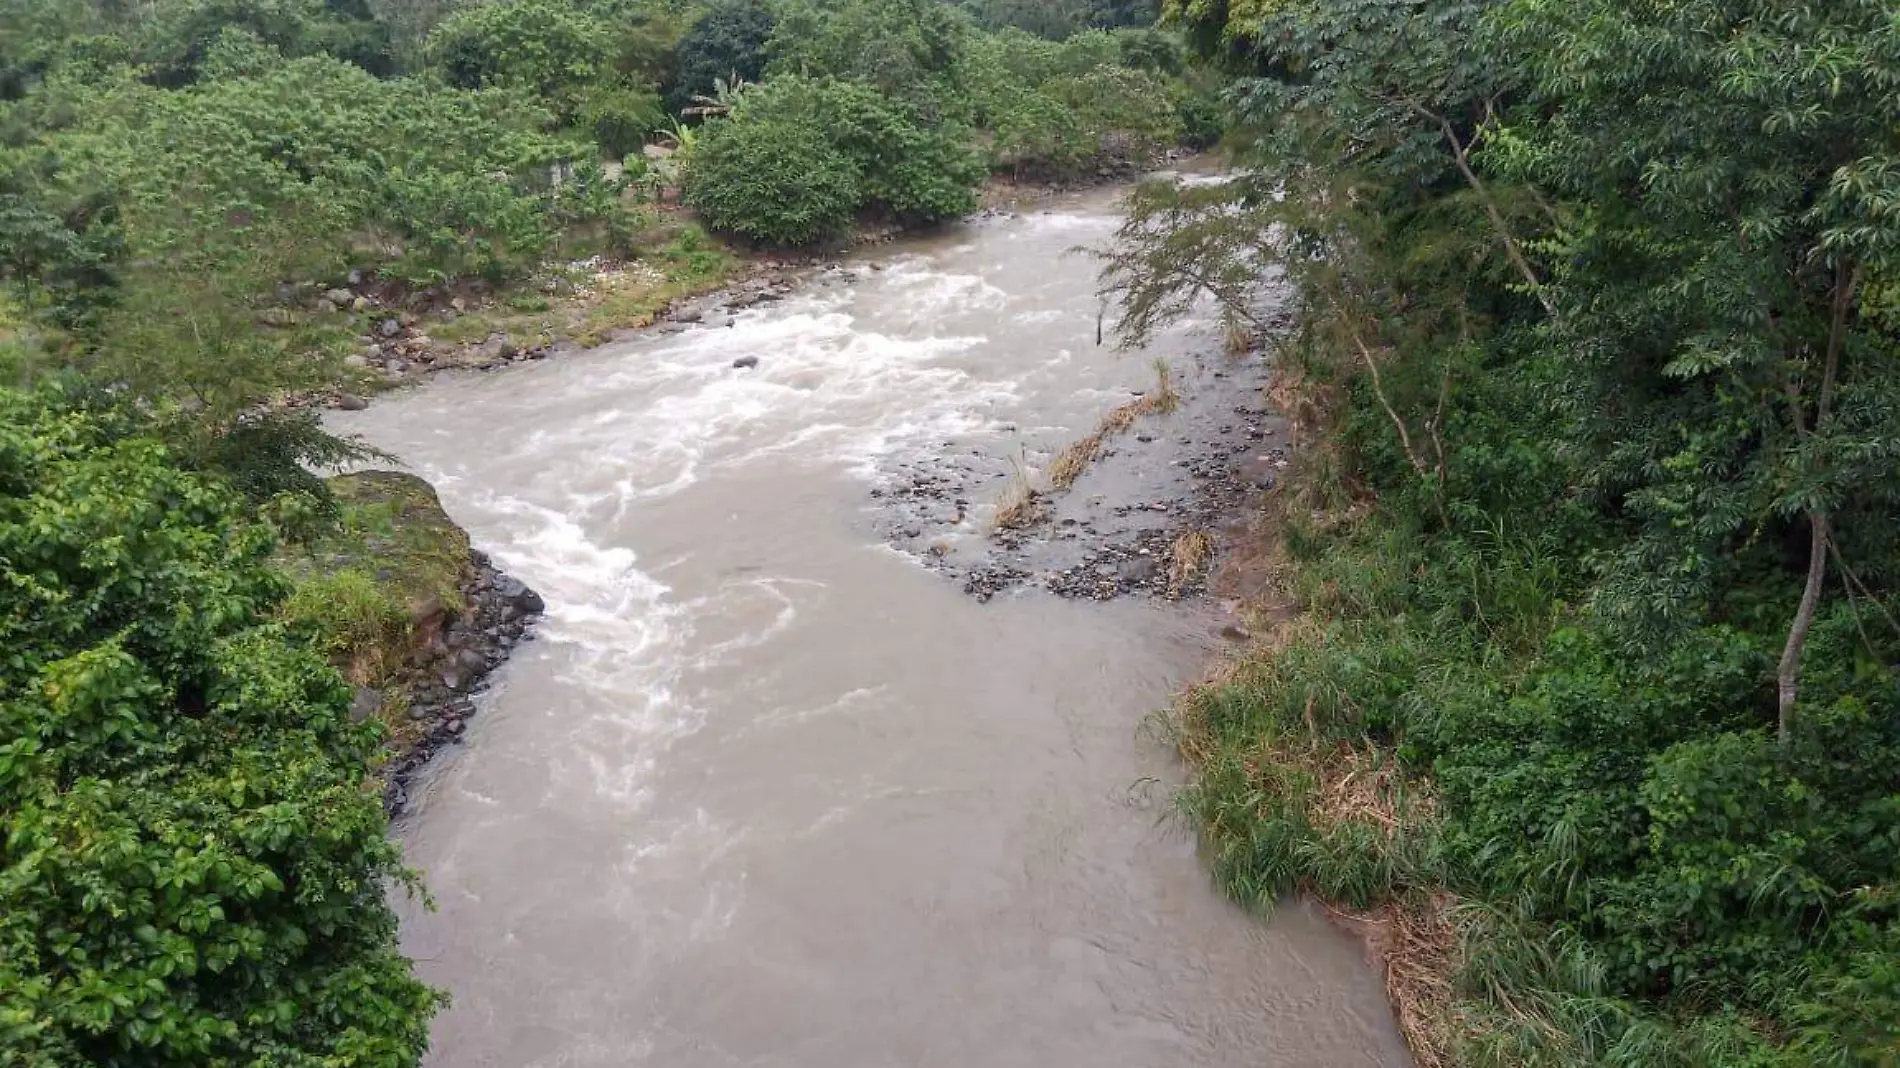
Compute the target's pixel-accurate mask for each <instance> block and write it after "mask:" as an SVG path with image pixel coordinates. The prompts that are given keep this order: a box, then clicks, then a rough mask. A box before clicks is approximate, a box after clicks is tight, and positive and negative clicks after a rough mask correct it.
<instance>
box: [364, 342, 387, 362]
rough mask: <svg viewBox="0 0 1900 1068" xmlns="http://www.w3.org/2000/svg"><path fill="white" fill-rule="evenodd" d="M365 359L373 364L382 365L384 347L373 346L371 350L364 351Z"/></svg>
mask: <svg viewBox="0 0 1900 1068" xmlns="http://www.w3.org/2000/svg"><path fill="white" fill-rule="evenodd" d="M363 358H364V359H366V360H369V361H371V362H372V363H380V362H381V361H382V359H383V347H382V346H381V345H371V346H370V347H369V348H366V349H364V350H363Z"/></svg>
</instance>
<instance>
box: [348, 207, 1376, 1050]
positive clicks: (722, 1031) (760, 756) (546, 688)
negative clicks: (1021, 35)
mask: <svg viewBox="0 0 1900 1068" xmlns="http://www.w3.org/2000/svg"><path fill="white" fill-rule="evenodd" d="M1113 212H1114V199H1113V196H1112V195H1111V194H1110V193H1105V192H1104V193H1095V194H1089V195H1084V196H1077V197H1073V198H1069V199H1065V200H1059V201H1055V202H1052V203H1049V204H1047V205H1044V206H1043V207H1042V208H1039V209H1037V210H1034V211H1030V212H1027V213H1025V214H1022V215H1019V216H1015V217H1006V218H994V219H987V220H983V221H981V222H978V223H973V224H970V225H968V226H965V227H962V228H959V229H957V230H956V231H954V232H952V233H949V234H947V235H943V236H940V237H937V238H934V239H931V240H929V241H925V242H918V243H914V244H908V245H900V246H895V247H892V248H887V249H884V250H880V251H879V253H878V254H877V255H876V256H875V257H873V258H866V259H865V260H861V261H857V262H854V263H853V264H852V265H851V267H850V269H849V270H844V271H836V272H830V273H827V274H821V275H820V276H818V277H817V278H815V279H814V280H813V282H812V283H811V284H810V285H808V286H807V287H806V288H805V289H804V290H802V291H801V292H800V293H799V294H797V295H795V296H794V297H793V298H791V299H788V300H786V301H783V302H781V303H777V304H773V305H768V306H762V307H759V308H755V309H752V310H748V311H745V312H743V313H741V314H739V315H738V316H737V318H736V321H735V322H734V323H733V325H731V326H729V327H727V326H722V325H714V326H702V327H695V328H693V329H690V330H688V331H686V332H684V333H680V334H677V335H672V336H654V337H649V338H643V339H639V340H636V341H632V342H628V343H623V344H619V345H614V346H610V347H607V348H603V349H599V350H595V351H592V352H587V353H582V354H578V355H573V356H568V357H563V358H561V359H559V360H552V361H548V362H545V363H538V364H525V365H519V366H515V367H511V368H509V369H507V370H504V371H501V372H496V373H491V374H484V375H470V376H467V377H461V378H439V379H437V380H436V381H435V382H433V383H431V384H430V385H428V386H427V387H426V388H423V389H419V390H415V391H413V392H410V393H407V394H403V395H398V396H393V397H389V398H386V399H383V400H380V401H378V402H377V403H376V405H375V406H374V407H373V408H371V409H370V410H369V411H366V412H360V413H350V414H347V415H339V416H338V417H337V418H336V419H335V420H334V424H335V426H336V427H337V428H339V429H341V430H345V431H349V432H355V433H360V434H362V435H364V436H365V437H366V438H367V439H368V440H370V441H371V442H373V443H375V444H377V445H379V446H382V447H383V448H386V449H388V450H390V451H392V452H394V453H396V454H397V455H399V456H401V457H402V458H403V459H404V460H405V461H406V462H407V464H408V465H409V466H410V467H411V468H412V469H414V470H415V471H417V472H418V473H420V474H422V475H424V476H426V477H428V478H430V479H431V480H432V481H434V482H435V483H436V485H437V486H438V488H439V489H440V490H441V493H442V496H443V499H444V501H445V503H446V504H447V506H448V508H449V510H450V512H451V513H452V514H454V515H455V517H456V518H457V519H458V520H459V521H461V522H462V523H463V524H464V525H466V526H467V528H468V529H469V531H470V532H471V534H472V535H473V537H474V539H475V541H476V543H477V544H478V545H480V546H482V547H484V548H486V549H488V550H490V551H491V552H492V553H493V555H494V557H495V558H496V560H497V562H498V563H500V564H501V565H502V566H503V567H504V568H506V569H507V570H508V571H510V572H511V573H513V574H515V575H517V576H519V577H521V578H522V579H523V580H525V581H527V582H528V583H530V584H531V585H533V586H534V587H536V588H537V589H539V590H540V591H542V593H543V594H544V595H545V596H546V599H547V601H548V604H549V611H548V616H547V619H546V621H545V622H544V623H543V624H542V626H541V629H540V631H539V635H538V638H537V640H536V641H534V642H532V643H530V644H528V645H524V646H523V647H521V649H520V650H519V651H518V652H517V653H516V655H515V658H514V659H513V660H512V661H511V662H510V663H509V664H508V665H507V666H506V667H505V668H504V669H503V671H502V672H501V673H500V675H499V678H498V683H497V686H496V688H495V689H494V691H493V692H491V693H490V694H489V695H488V696H487V697H486V698H485V699H484V705H483V708H482V711H481V713H480V715H479V716H478V717H477V718H476V719H475V721H474V723H473V726H472V728H471V730H470V732H469V737H468V740H467V744H465V745H464V746H462V747H459V748H458V749H455V750H453V751H451V752H450V753H449V754H448V755H446V756H445V757H443V758H441V759H439V760H438V761H437V764H436V766H435V767H433V768H432V769H431V770H430V773H429V775H428V776H427V777H426V779H425V781H424V782H423V783H422V784H421V785H420V787H419V796H418V797H417V799H416V803H415V806H414V808H413V810H412V812H411V813H410V815H409V816H408V817H407V818H406V819H405V821H404V822H403V823H402V824H401V825H400V827H399V828H398V832H399V834H400V837H401V839H402V842H403V844H404V846H405V848H406V850H407V853H408V857H409V859H410V861H411V863H413V864H414V865H415V866H417V867H418V868H420V869H421V870H422V871H423V873H424V874H425V877H426V879H427V883H428V886H429V888H430V890H431V892H432V893H433V895H434V897H435V900H436V904H437V909H436V910H435V911H433V912H428V911H424V910H422V909H420V908H417V907H414V906H411V907H408V908H406V909H405V916H404V945H405V947H406V949H407V950H408V952H409V953H411V954H412V955H413V956H414V957H416V958H417V960H418V962H419V964H418V967H419V970H420V972H421V974H422V976H423V977H424V978H425V979H427V980H428V981H430V982H432V983H435V984H437V985H439V986H442V987H444V988H446V989H447V990H448V991H449V992H450V993H451V994H452V995H453V998H454V1003H453V1006H452V1007H451V1008H450V1009H448V1010H447V1011H445V1012H444V1013H443V1014H442V1015H441V1016H440V1017H439V1018H438V1020H437V1021H436V1024H435V1028H434V1035H433V1050H432V1053H431V1056H430V1064H431V1065H433V1066H436V1068H450V1066H453V1068H461V1066H484V1065H494V1066H507V1068H529V1066H533V1068H556V1066H563V1068H565V1066H600V1068H607V1066H616V1068H618V1066H631V1065H655V1066H667V1068H675V1066H677V1068H700V1066H707V1068H710V1066H719V1065H750V1066H781V1065H782V1066H825V1068H856V1066H865V1068H873V1066H932V1068H934V1066H946V1068H947V1066H958V1068H962V1066H998V1068H1004V1066H1019V1065H1020V1066H1034V1068H1052V1066H1068V1065H1075V1066H1090V1068H1113V1066H1128V1068H1162V1066H1175V1065H1210V1066H1213V1065H1220V1066H1225V1065H1236V1066H1238V1065H1248V1066H1271V1065H1285V1066H1339V1068H1347V1066H1383V1065H1405V1064H1409V1063H1410V1062H1409V1060H1408V1058H1407V1057H1406V1055H1405V1052H1404V1048H1403V1045H1402V1043H1401V1042H1400V1040H1399V1039H1398V1037H1397V1034H1396V1031H1395V1030H1394V1028H1393V1025H1392V1021H1391V1014H1390V1012H1389V1010H1388V1008H1387V1006H1386V1004H1385V1001H1384V998H1383V995H1382V992H1381V989H1380V985H1379V982H1378V980H1377V978H1376V977H1375V975H1374V974H1373V973H1372V971H1371V970H1370V969H1369V968H1368V967H1367V965H1366V963H1365V961H1364V959H1363V955H1362V953H1361V951H1360V949H1359V947H1358V946H1357V945H1356V944H1354V943H1353V942H1352V941H1351V940H1349V939H1348V938H1346V937H1345V936H1343V935H1341V934H1340V933H1338V932H1337V931H1335V930H1333V929H1332V928H1331V927H1329V926H1328V925H1327V924H1325V923H1324V922H1323V921H1322V920H1320V919H1319V918H1317V917H1316V916H1314V915H1313V914H1311V913H1310V912H1309V911H1307V910H1305V909H1302V908H1301V907H1298V906H1288V907H1285V908H1282V909H1281V910H1280V912H1279V913H1278V915H1277V916H1276V918H1275V919H1274V920H1273V921H1272V922H1271V923H1265V924H1263V923H1261V922H1260V921H1259V920H1258V919H1256V918H1254V917H1251V916H1249V915H1247V914H1245V913H1243V912H1242V911H1241V910H1240V909H1238V908H1236V907H1235V906H1233V905H1232V904H1230V903H1229V902H1227V901H1226V900H1224V899H1223V898H1222V897H1221V896H1220V894H1219V893H1218V891H1217V890H1216V889H1215V887H1214V886H1213V885H1212V883H1211V881H1210V879H1209V877H1208V875H1207V873H1206V870H1205V868H1204V867H1203V866H1202V865H1201V863H1200V862H1199V861H1198V860H1197V859H1196V857H1195V851H1194V846H1193V842H1192V840H1191V836H1190V835H1189V834H1188V833H1186V832H1185V831H1184V830H1183V829H1182V828H1181V827H1180V826H1179V825H1178V824H1176V823H1174V822H1172V821H1170V820H1169V818H1168V815H1169V806H1168V794H1169V791H1170V790H1171V788H1172V786H1173V785H1174V784H1175V783H1176V782H1177V781H1178V776H1179V775H1180V770H1179V768H1178V767H1177V765H1176V763H1175V762H1174V761H1173V759H1172V758H1171V756H1170V755H1169V753H1168V752H1167V751H1166V750H1165V749H1164V748H1163V747H1162V746H1160V745H1158V744H1156V743H1155V742H1153V741H1152V740H1149V739H1146V738H1144V737H1143V736H1142V735H1141V733H1140V731H1139V728H1140V726H1141V724H1142V721H1143V718H1144V716H1146V715H1147V714H1148V713H1149V712H1150V711H1151V710H1152V709H1154V708H1156V707H1158V706H1160V705H1162V704H1163V703H1165V702H1166V700H1167V699H1168V697H1169V694H1170V693H1171V691H1173V690H1174V689H1175V688H1176V687H1178V686H1179V685H1181V684H1182V683H1183V682H1185V681H1187V680H1189V679H1191V678H1192V677H1193V676H1194V675H1195V674H1196V673H1197V672H1198V671H1199V670H1200V669H1201V668H1202V666H1203V665H1204V664H1205V662H1206V660H1207V658H1208V657H1209V655H1210V654H1211V651H1212V649H1213V647H1214V642H1215V639H1214V638H1213V634H1214V632H1215V631H1216V630H1217V629H1218V627H1219V625H1220V622H1221V620H1220V619H1219V618H1218V615H1217V613H1216V611H1215V609H1214V608H1213V607H1211V606H1206V605H1203V606H1201V607H1193V606H1183V605H1178V604H1170V603H1167V602H1163V601H1155V600H1152V599H1147V600H1137V599H1124V600H1119V601H1115V602H1113V603H1107V604H1092V603H1078V602H1071V601H1065V600H1062V599H1059V598H1057V597H1054V596H1052V595H1050V594H1048V593H1046V592H1044V591H1041V590H1037V589H1033V588H1024V589H1018V590H1014V591H1011V592H1009V593H1007V594H1005V595H1001V596H998V597H997V598H996V599H994V600H992V601H990V602H989V603H987V604H979V603H977V602H976V601H975V600H973V599H972V598H970V597H967V596H965V595H964V594H963V593H962V592H961V591H960V589H959V588H958V585H957V583H956V582H954V581H952V580H950V579H947V578H946V577H945V576H944V575H942V574H940V573H937V572H935V571H932V570H930V569H929V568H927V567H925V566H923V564H922V563H920V561H919V559H918V558H917V557H914V556H912V555H908V554H906V553H905V552H903V551H899V550H897V549H894V548H892V546H891V543H890V539H889V537H888V534H889V531H888V529H887V528H888V527H889V526H890V525H891V524H892V522H893V520H892V516H891V514H890V512H889V507H888V505H886V504H885V503H883V501H882V499H881V498H879V499H874V498H873V497H871V496H870V492H869V491H870V490H871V489H874V488H878V487H879V486H882V485H887V484H890V483H892V482H894V481H896V480H898V479H899V478H900V473H906V474H905V475H904V476H902V477H907V473H908V472H911V471H914V470H915V469H916V467H917V465H920V464H928V463H931V462H942V463H946V464H948V463H953V462H962V461H959V460H957V458H960V457H961V458H969V460H970V462H969V464H967V465H966V466H970V467H972V468H986V469H984V470H981V471H980V472H979V474H978V475H972V476H971V477H972V478H978V477H979V476H980V478H981V480H983V481H984V482H985V485H982V486H979V487H977V488H976V489H975V490H972V491H969V492H974V493H977V494H980V499H978V498H975V497H973V498H971V501H972V503H971V506H970V507H969V509H968V510H969V512H970V514H969V515H968V516H967V517H966V518H965V519H963V520H961V521H953V520H946V521H945V522H944V523H943V524H942V526H941V529H934V530H931V531H929V532H926V533H924V534H920V535H917V536H916V537H914V538H913V539H912V540H913V541H917V542H919V543H921V542H923V541H931V542H932V543H933V544H934V543H939V542H940V543H943V544H944V548H943V549H940V550H939V552H940V553H941V552H945V551H952V552H966V551H969V547H970V546H972V545H977V544H979V543H980V542H981V541H982V539H983V536H984V523H985V517H984V511H985V509H986V508H987V507H988V506H989V505H991V504H992V503H993V502H994V500H995V499H996V498H997V497H998V496H999V495H1000V494H1001V493H1002V492H1004V490H1005V488H1006V484H1007V481H1008V479H1009V478H1010V477H1013V475H1006V474H1002V473H1001V472H999V471H998V470H995V468H998V467H1004V468H1007V467H1008V466H1010V465H1009V464H1007V463H1002V462H999V458H1001V460H1003V461H1006V460H1009V459H1011V458H1015V459H1016V462H1018V463H1025V464H1026V465H1027V466H1028V467H1030V468H1033V467H1034V466H1036V464H1037V463H1038V462H1039V458H1040V457H1044V456H1046V455H1047V454H1048V453H1049V452H1050V451H1051V450H1053V449H1055V448H1058V447H1060V445H1061V444H1063V443H1064V442H1066V441H1068V440H1070V439H1072V438H1074V437H1075V436H1077V435H1078V434H1080V433H1083V432H1086V431H1087V430H1088V429H1090V428H1091V427H1092V426H1093V424H1094V422H1095V420H1096V419H1097V418H1099V416H1100V415H1101V414H1102V413H1103V412H1104V411H1106V410H1108V409H1109V408H1112V407H1113V406H1114V405H1116V404H1119V403H1122V402H1124V401H1126V400H1127V398H1128V397H1129V396H1130V391H1131V390H1135V389H1141V388H1144V387H1145V386H1146V385H1147V384H1148V383H1150V382H1151V381H1152V379H1153V374H1154V372H1153V370H1152V367H1151V365H1150V362H1149V356H1151V355H1154V354H1157V353H1158V354H1159V355H1161V356H1163V357H1164V358H1168V359H1172V360H1177V361H1179V364H1180V366H1181V368H1182V371H1181V374H1182V376H1183V381H1184V383H1185V386H1184V388H1185V389H1187V390H1188V391H1190V392H1193V391H1195V390H1198V389H1203V388H1205V387H1207V386H1208V385H1209V383H1210V382H1211V380H1210V379H1208V378H1207V372H1205V371H1204V370H1203V371H1195V370H1194V369H1193V368H1194V367H1195V366H1198V364H1196V363H1195V362H1194V361H1193V360H1192V359H1191V358H1190V357H1191V356H1192V354H1193V353H1194V352H1195V351H1197V350H1205V349H1206V348H1207V347H1208V346H1212V345H1214V344H1216V341H1215V337H1214V334H1215V332H1214V329H1213V326H1212V324H1211V323H1207V322H1192V323H1189V324H1187V325H1186V326H1185V327H1184V328H1183V329H1181V330H1180V331H1177V332H1175V333H1174V334H1171V335H1170V336H1169V337H1167V338H1164V339H1162V341H1161V342H1159V343H1158V345H1157V348H1156V353H1151V354H1145V355H1141V356H1131V355H1128V354H1121V353H1117V352H1115V351H1114V350H1113V349H1112V348H1107V347H1097V346H1096V344H1095V330H1096V313H1097V301H1096V298H1095V297H1094V295H1093V275H1094V270H1095V268H1094V265H1093V264H1092V263H1090V262H1089V261H1087V260H1086V259H1082V258H1078V257H1075V256H1070V255H1065V254H1064V253H1065V251H1066V250H1067V249H1069V248H1071V247H1073V246H1075V245H1077V244H1079V243H1085V242H1099V241H1103V240H1105V239H1106V238H1107V236H1108V235H1109V234H1110V233H1111V232H1112V229H1113V226H1114V213H1113ZM873 260H874V265H875V267H876V269H873ZM717 321H718V320H715V322H717ZM748 355H751V356H757V357H758V359H759V364H758V366H757V368H755V369H751V370H736V369H734V368H733V366H732V362H733V360H734V359H736V358H739V357H741V356H748ZM1249 388H1251V387H1249ZM1166 429H1167V428H1163V432H1157V433H1156V434H1155V435H1154V438H1155V440H1154V441H1153V443H1152V444H1153V447H1154V448H1155V449H1157V450H1165V449H1167V448H1168V447H1169V445H1168V442H1170V441H1173V440H1175V438H1172V437H1169V436H1167V434H1166V432H1165V431H1166ZM1161 455H1162V456H1163V459H1162V460H1158V461H1155V462H1154V463H1151V464H1150V466H1155V464H1161V465H1163V466H1165V453H1162V454H1161ZM1085 491H1086V489H1085V487H1083V486H1078V492H1085ZM1095 492H1098V495H1099V494H1100V493H1105V492H1108V491H1095ZM896 522H898V523H900V524H901V523H904V522H908V520H907V519H904V518H903V517H899V518H898V519H897V520H896Z"/></svg>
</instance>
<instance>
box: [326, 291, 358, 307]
mask: <svg viewBox="0 0 1900 1068" xmlns="http://www.w3.org/2000/svg"><path fill="white" fill-rule="evenodd" d="M323 299H324V300H327V301H329V302H330V303H332V304H334V305H336V306H337V307H339V308H340V307H343V306H344V305H346V304H349V303H350V302H351V301H352V300H355V299H356V294H354V293H352V292H350V291H349V290H347V289H326V290H324V291H323Z"/></svg>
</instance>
